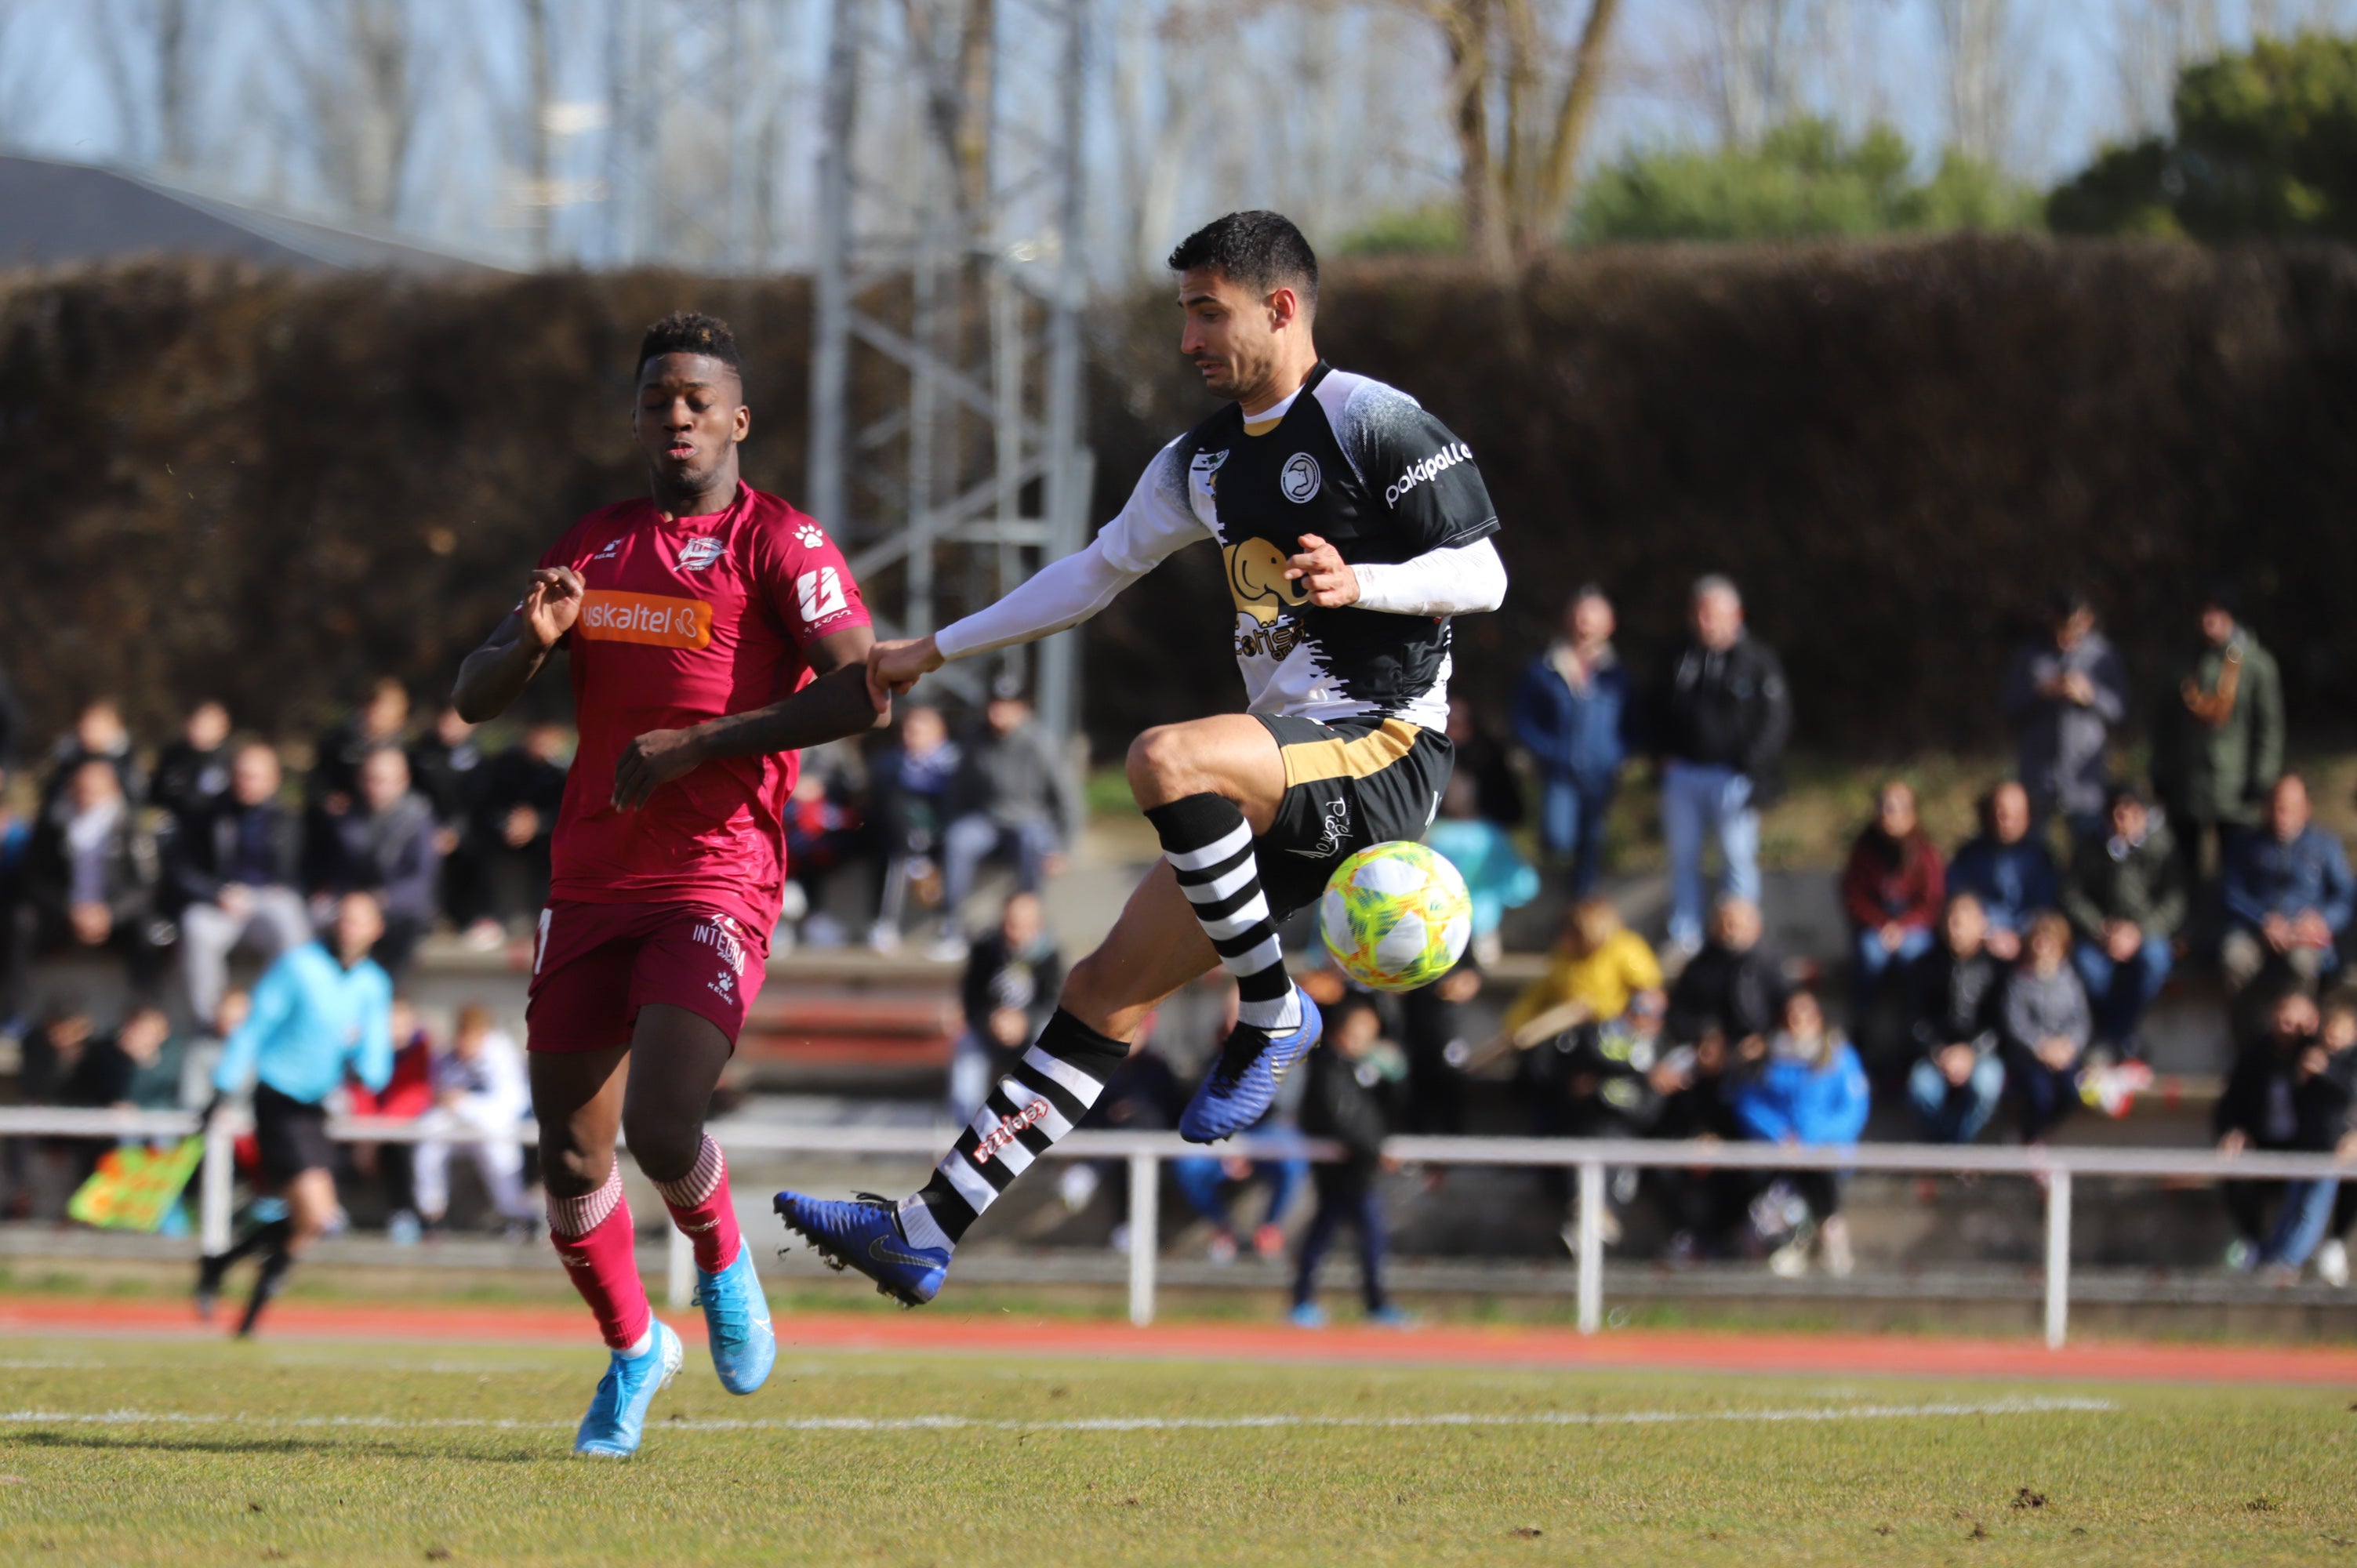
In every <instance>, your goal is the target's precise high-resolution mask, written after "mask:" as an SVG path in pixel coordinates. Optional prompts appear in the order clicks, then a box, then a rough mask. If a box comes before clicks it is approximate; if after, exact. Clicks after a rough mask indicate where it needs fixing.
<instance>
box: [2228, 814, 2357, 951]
mask: <svg viewBox="0 0 2357 1568" xmlns="http://www.w3.org/2000/svg"><path fill="white" fill-rule="evenodd" d="M2222 882H2223V891H2224V893H2225V897H2226V935H2225V938H2224V940H2222V941H2221V942H2220V944H2219V948H2218V966H2219V968H2220V969H2221V970H2222V971H2223V972H2224V973H2225V976H2226V987H2227V990H2228V991H2229V992H2238V991H2240V990H2242V989H2243V988H2244V986H2246V985H2248V984H2250V983H2251V982H2253V981H2255V980H2256V979H2258V978H2259V977H2260V976H2261V975H2262V974H2265V973H2267V972H2270V971H2276V972H2285V973H2288V974H2290V975H2292V976H2294V977H2296V978H2297V979H2298V981H2299V982H2300V983H2302V984H2304V985H2314V984H2315V983H2317V982H2318V981H2319V979H2320V978H2322V977H2323V976H2325V975H2327V974H2329V973H2330V972H2332V971H2334V970H2335V969H2338V968H2339V967H2340V966H2341V954H2340V950H2339V948H2340V941H2341V932H2343V931H2345V930H2347V929H2349V916H2350V912H2351V909H2352V901H2357V883H2352V880H2351V877H2350V875H2349V856H2348V854H2347V852H2345V851H2344V850H2342V849H2341V841H2340V840H2339V839H2337V838H2334V837H2333V836H2332V835H2331V834H2330V833H2328V832H2324V831H2323V830H2322V829H2321V828H2319V827H2318V826H2317V825H2316V823H2315V822H2314V821H2313V820H2312V816H2311V813H2310V811H2309V798H2308V781H2307V780H2306V779H2302V778H2301V777H2300V776H2299V775H2298V774H2297V773H2287V774H2285V775H2284V776H2283V777H2282V778H2280V779H2276V787H2275V789H2273V790H2272V791H2270V792H2269V794H2268V796H2267V820H2266V824H2265V825H2264V826H2261V827H2256V828H2246V829H2244V830H2242V831H2240V832H2236V833H2235V834H2234V835H2233V838H2232V839H2230V840H2229V841H2228V843H2227V846H2226V867H2225V875H2224V877H2223V879H2222Z"/></svg>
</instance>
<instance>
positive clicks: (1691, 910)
mask: <svg viewBox="0 0 2357 1568" xmlns="http://www.w3.org/2000/svg"><path fill="white" fill-rule="evenodd" d="M1688 604H1689V621H1690V623H1691V625H1692V628H1693V633H1692V636H1691V637H1690V638H1689V639H1688V640H1687V642H1686V645H1685V647H1684V650H1681V651H1680V652H1679V654H1678V657H1677V659H1676V660H1675V661H1674V663H1673V664H1672V665H1671V666H1670V671H1669V678H1668V681H1667V682H1666V683H1665V685H1664V687H1663V691H1662V693H1661V696H1660V698H1659V700H1658V702H1657V704H1656V705H1657V708H1658V710H1659V714H1658V718H1657V720H1656V723H1655V725H1654V727H1653V743H1654V746H1655V747H1656V750H1657V752H1658V753H1659V756H1660V758H1661V769H1662V836H1663V839H1664V840H1665V841H1666V843H1667V845H1668V849H1669V854H1670V943H1671V945H1672V946H1673V947H1674V948H1675V949H1677V950H1678V951H1679V952H1680V953H1681V954H1682V955H1684V957H1687V958H1691V957H1693V956H1694V955H1695V953H1697V952H1700V951H1701V950H1702V943H1703V917H1704V913H1705V911H1706V909H1707V908H1709V906H1710V903H1711V900H1712V898H1713V897H1715V896H1726V897H1737V898H1740V899H1742V900H1744V901H1745V902H1746V903H1749V904H1750V905H1752V906H1753V907H1755V908H1757V907H1758V905H1759V902H1760V808H1761V807H1762V806H1764V805H1767V804H1768V803H1769V802H1770V801H1771V800H1773V799H1774V798H1775V796H1776V794H1777V793H1778V791H1779V789H1781V766H1782V763H1783V756H1784V745H1785V742H1786V741H1787V740H1789V739H1790V738H1791V737H1792V693H1791V692H1790V691H1789V690H1788V689H1787V687H1786V686H1785V683H1784V669H1783V666H1782V664H1781V663H1780V662H1779V661H1778V660H1777V658H1776V655H1775V652H1774V650H1771V649H1770V648H1769V647H1768V646H1767V644H1765V643H1763V642H1761V641H1760V640H1759V639H1757V638H1755V637H1753V636H1751V635H1750V633H1749V632H1748V631H1747V630H1746V629H1745V628H1744V624H1743V596H1742V595H1740V594H1739V593H1738V592H1737V591H1736V586H1735V584H1734V583H1733V581H1731V580H1730V579H1728V578H1727V577H1723V576H1718V575H1711V576H1706V577H1703V578H1701V579H1699V580H1698V581H1697V582H1695V585H1694V591H1693V593H1692V595H1691V596H1690V597H1689V602H1688ZM1706 841H1708V842H1709V843H1715V844H1716V845H1717V851H1718V858H1719V864H1720V880H1719V884H1718V886H1717V893H1716V895H1714V893H1713V890H1712V889H1711V888H1710V887H1709V886H1707V885H1706V882H1705V880H1704V877H1703V853H1704V848H1705V843H1706Z"/></svg>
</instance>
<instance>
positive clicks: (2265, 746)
mask: <svg viewBox="0 0 2357 1568" xmlns="http://www.w3.org/2000/svg"><path fill="white" fill-rule="evenodd" d="M2237 604H2238V596H2237V595H2236V594H2235V592H2234V591H2233V589H2232V588H2230V587H2224V586H2221V587H2217V588H2214V589H2212V591H2211V593H2210V594H2209V595H2208V596H2206V597H2205V598H2204V599H2203V600H2202V604H2201V639H2200V641H2199V642H2198V643H2197V644H2196V645H2195V647H2194V650H2193V653H2192V656H2191V657H2190V659H2188V660H2186V662H2185V663H2184V664H2182V665H2180V666H2179V669H2178V671H2177V674H2176V677H2175V679H2173V680H2172V681H2171V682H2169V687H2168V689H2167V690H2165V691H2164V692H2163V693H2161V697H2160V704H2159V708H2158V713H2157V714H2156V716H2155V718H2154V721H2153V729H2152V782H2153V788H2154V789H2155V790H2157V791H2158V794H2159V796H2160V800H2161V803H2162V804H2163V805H2165V806H2167V807H2168V808H2169V829H2170V832H2171V833H2172V835H2173V839H2174V843H2175V845H2176V849H2177V853H2178V854H2179V856H2181V857H2182V858H2183V859H2184V862H2185V885H2186V886H2187V887H2188V888H2189V889H2190V888H2196V887H2200V886H2202V885H2203V882H2202V877H2203V873H2204V869H2205V859H2206V856H2205V853H2204V852H2205V848H2206V845H2207V842H2208V841H2209V840H2210V839H2212V838H2213V837H2214V838H2216V839H2217V840H2218V841H2219V842H2218V851H2219V854H2220V857H2221V858H2223V854H2224V850H2225V839H2226V837H2227V836H2228V834H2229V833H2230V832H2232V831H2233V829H2236V828H2248V827H2255V826H2257V825H2258V822H2259V819H2260V818H2261V817H2262V816H2263V815H2264V814H2265V813H2266V802H2267V792H2268V791H2269V790H2271V789H2274V788H2275V784H2276V779H2277V777H2279V776H2280V775H2281V774H2282V772H2283V762H2284V701H2283V677H2282V675H2281V673H2280V672H2279V671H2277V670H2276V661H2275V656H2274V655H2273V654H2271V653H2269V652H2268V651H2267V650H2266V649H2264V648H2262V647H2260V646H2259V639H2257V638H2256V637H2255V636H2253V635H2252V633H2251V628H2249V627H2247V626H2244V624H2243V623H2242V618H2241V614H2240V611H2239V609H2238V607H2237Z"/></svg>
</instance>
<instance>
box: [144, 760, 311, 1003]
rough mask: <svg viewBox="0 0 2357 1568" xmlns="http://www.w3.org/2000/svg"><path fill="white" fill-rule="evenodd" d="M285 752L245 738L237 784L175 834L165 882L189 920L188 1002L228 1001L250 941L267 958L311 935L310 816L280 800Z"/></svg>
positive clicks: (233, 776)
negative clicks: (307, 892) (306, 832)
mask: <svg viewBox="0 0 2357 1568" xmlns="http://www.w3.org/2000/svg"><path fill="white" fill-rule="evenodd" d="M280 779H281V774H280V771H279V766H278V754H277V753H276V752H275V751H274V750H272V749H271V748H270V747H269V746H266V745H264V744H263V743H262V742H260V741H251V742H248V743H247V744H246V745H244V746H240V747H238V749H237V756H236V758H235V759H234V760H233V761H232V762H231V766H230V785H229V789H228V792H227V793H226V794H224V795H222V796H221V799H220V800H217V801H216V802H215V803H214V807H213V809H212V810H211V811H208V812H205V813H204V814H202V815H200V816H197V817H193V818H191V819H190V820H189V821H188V822H186V823H184V824H183V825H182V827H181V829H180V831H179V832H177V833H175V834H174V835H173V836H172V847H171V851H170V853H169V854H167V855H166V857H165V867H166V874H167V875H166V886H167V892H168V895H169V898H170V901H171V903H172V904H173V906H174V907H175V908H177V910H178V917H179V922H180V962H181V969H182V973H183V974H184V975H185V976H186V978H187V981H188V1006H189V1009H190V1011H191V1012H192V1013H193V1014H194V1015H196V1016H197V1017H199V1018H210V1017H211V1016H212V1015H214V1014H215V1013H217V1012H219V1011H220V1010H221V993H222V991H223V990H224V989H225V988H226V987H227V986H228V984H229V960H230V955H231V953H233V952H234V951H236V950H237V949H238V948H240V947H242V946H244V947H251V948H253V950H255V951H256V952H258V953H260V954H261V956H262V959H263V961H264V962H265V963H267V962H269V961H271V960H273V959H275V958H276V957H277V956H278V955H279V954H280V953H282V952H285V950H287V949H288V948H291V947H299V946H301V945H302V944H303V943H305V942H307V941H309V940H311V921H310V917H309V916H308V914H307V912H306V910H305V908H304V902H303V822H302V819H301V818H299V817H297V816H296V814H295V812H294V811H290V810H289V809H288V808H286V807H285V806H284V805H281V804H280V803H279V800H278V789H279V784H280Z"/></svg>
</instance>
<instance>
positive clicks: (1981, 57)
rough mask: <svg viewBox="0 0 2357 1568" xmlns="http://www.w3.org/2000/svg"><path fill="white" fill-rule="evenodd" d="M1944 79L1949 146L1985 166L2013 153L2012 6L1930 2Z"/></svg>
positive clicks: (2008, 2) (1988, 1) (2001, 0)
mask: <svg viewBox="0 0 2357 1568" xmlns="http://www.w3.org/2000/svg"><path fill="white" fill-rule="evenodd" d="M1932 14H1933V16H1934V17H1935V18H1936V19H1937V20H1938V22H1939V27H1940V43H1941V48H1942V57H1943V58H1942V63H1943V66H1944V68H1945V70H1946V73H1947V89H1948V91H1947V97H1948V140H1949V142H1950V144H1951V145H1953V146H1954V147H1955V148H1956V150H1957V151H1959V152H1962V153H1964V154H1965V155H1967V156H1971V157H1975V158H1978V159H1980V160H1981V161H1982V162H1984V163H1990V164H2002V163H2004V162H2006V161H2007V156H2008V155H2009V154H2010V153H2011V151H2012V145H2011V143H2012V119H2011V114H2012V108H2013V96H2014V94H2013V85H2014V81H2015V77H2016V72H2015V70H2014V67H2015V65H2016V63H2017V62H2016V61H2015V60H2014V59H2013V58H2012V57H2013V52H2014V49H2013V45H2014V39H2013V21H2014V16H2013V5H2012V0H1932Z"/></svg>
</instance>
